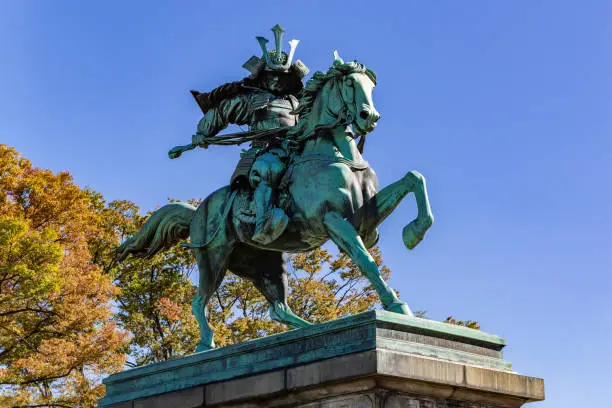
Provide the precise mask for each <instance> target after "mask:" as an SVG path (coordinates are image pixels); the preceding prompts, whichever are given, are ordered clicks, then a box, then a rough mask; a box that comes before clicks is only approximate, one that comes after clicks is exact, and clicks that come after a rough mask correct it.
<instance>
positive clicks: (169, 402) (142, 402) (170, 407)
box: [134, 387, 204, 408]
mask: <svg viewBox="0 0 612 408" xmlns="http://www.w3.org/2000/svg"><path fill="white" fill-rule="evenodd" d="M203 404H204V387H195V388H188V389H186V390H180V391H175V392H170V393H167V394H161V395H156V396H154V397H149V398H143V399H138V400H136V401H134V408H198V407H201V406H202V405H203Z"/></svg>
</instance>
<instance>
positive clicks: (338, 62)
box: [334, 50, 344, 65]
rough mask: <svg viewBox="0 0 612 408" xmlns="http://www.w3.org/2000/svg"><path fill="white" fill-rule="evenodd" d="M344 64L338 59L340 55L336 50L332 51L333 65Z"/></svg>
mask: <svg viewBox="0 0 612 408" xmlns="http://www.w3.org/2000/svg"><path fill="white" fill-rule="evenodd" d="M341 64H344V60H343V59H342V58H340V54H338V50H334V65H341Z"/></svg>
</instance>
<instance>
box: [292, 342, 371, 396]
mask: <svg viewBox="0 0 612 408" xmlns="http://www.w3.org/2000/svg"><path fill="white" fill-rule="evenodd" d="M373 373H376V351H374V350H372V351H367V352H364V353H359V354H351V355H348V356H343V357H338V358H333V359H329V360H324V361H320V362H316V363H312V364H307V365H303V366H299V367H294V368H290V369H288V370H287V388H288V389H293V388H303V387H308V386H311V385H317V384H321V383H326V382H331V381H336V380H340V379H342V380H346V379H348V378H351V377H360V376H365V375H371V374H373Z"/></svg>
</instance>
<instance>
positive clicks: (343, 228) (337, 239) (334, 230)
mask: <svg viewBox="0 0 612 408" xmlns="http://www.w3.org/2000/svg"><path fill="white" fill-rule="evenodd" d="M324 224H325V228H326V229H327V233H328V234H329V237H330V238H331V239H332V241H334V243H335V244H336V245H338V247H339V248H340V249H342V250H343V251H344V252H346V253H347V254H348V255H349V257H350V258H351V259H352V260H353V262H355V264H356V265H357V266H358V267H359V269H360V270H361V272H362V273H363V274H364V275H365V276H366V278H368V280H369V281H370V283H371V284H372V286H373V287H374V289H375V290H376V293H378V297H379V298H380V301H381V303H382V304H383V307H384V308H385V309H386V310H390V311H392V312H397V313H402V314H407V315H412V312H411V311H410V308H409V307H408V305H407V304H406V303H404V302H402V301H401V300H399V299H398V297H397V295H396V294H395V291H393V289H391V288H390V287H389V285H387V283H386V282H385V281H384V279H383V278H382V276H381V274H380V271H379V270H378V266H377V265H376V262H375V261H374V259H373V258H372V256H371V255H370V253H369V252H368V250H367V249H366V247H365V245H364V244H363V241H362V240H361V237H360V236H359V235H358V234H357V230H356V229H355V228H354V227H353V225H352V224H351V223H350V222H349V221H347V220H346V219H344V218H343V217H342V215H341V214H340V213H338V212H330V213H327V214H326V215H325V218H324Z"/></svg>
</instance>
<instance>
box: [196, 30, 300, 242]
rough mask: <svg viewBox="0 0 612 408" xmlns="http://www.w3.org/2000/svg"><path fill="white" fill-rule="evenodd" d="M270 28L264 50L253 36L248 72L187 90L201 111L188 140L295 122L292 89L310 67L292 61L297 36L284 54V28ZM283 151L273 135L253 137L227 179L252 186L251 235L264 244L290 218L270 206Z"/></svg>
mask: <svg viewBox="0 0 612 408" xmlns="http://www.w3.org/2000/svg"><path fill="white" fill-rule="evenodd" d="M272 32H273V33H274V38H275V42H276V49H274V50H268V48H267V43H268V40H267V39H265V38H264V37H257V41H258V42H259V45H260V46H261V49H262V52H263V56H262V57H261V58H258V57H255V56H253V57H251V58H250V59H249V60H248V61H247V62H246V63H245V64H244V65H243V67H244V68H245V69H247V70H248V71H250V73H251V75H250V76H249V77H247V78H244V79H242V80H241V81H237V82H231V83H228V84H225V85H222V86H220V87H218V88H216V89H214V90H213V91H211V92H209V93H200V92H197V91H191V92H192V94H193V96H194V97H195V99H196V101H197V103H198V105H199V106H200V108H201V109H202V112H204V117H203V118H202V119H201V120H200V122H199V124H198V129H197V132H196V133H195V134H194V135H193V140H192V144H193V145H199V146H204V147H206V145H207V143H206V139H207V138H208V139H209V138H210V137H212V136H215V135H217V134H218V132H219V131H221V130H223V129H225V128H226V127H227V126H228V125H229V124H237V125H248V127H249V132H254V131H261V130H273V129H277V128H282V127H286V126H294V125H296V124H297V121H298V117H297V115H296V114H294V113H293V112H294V111H295V110H296V109H297V108H298V98H297V97H296V95H297V93H298V92H299V91H300V90H301V89H302V87H303V84H302V78H303V77H304V76H305V75H306V74H308V72H309V70H308V68H307V67H306V66H305V65H304V64H303V63H302V62H301V61H300V60H297V61H295V62H294V61H293V55H294V53H295V49H296V47H297V44H298V42H299V41H298V40H291V41H289V46H290V50H289V53H288V54H287V53H285V52H283V51H282V37H283V32H284V30H283V29H282V28H281V27H280V26H279V25H278V24H277V25H276V26H274V27H273V28H272ZM271 133H272V134H273V133H274V132H271ZM281 134H282V133H279V135H281ZM209 140H210V139H209ZM288 154H289V153H288V151H287V150H286V148H285V147H284V144H283V143H282V141H279V140H278V137H276V136H271V137H268V138H263V139H257V140H254V141H253V142H252V143H251V147H250V149H249V150H247V151H245V152H243V153H242V155H241V158H240V161H239V162H238V165H237V166H236V169H235V171H234V173H233V174H232V177H231V180H230V182H231V185H232V187H233V188H235V189H246V188H253V189H254V191H253V200H254V204H255V205H254V206H255V215H256V221H255V232H254V234H253V237H252V239H253V240H254V241H256V242H258V243H261V244H264V245H265V244H268V243H270V242H272V241H274V240H276V239H277V238H278V237H279V236H280V235H281V234H282V233H283V231H284V229H285V227H286V226H287V223H288V221H289V218H288V216H287V214H285V212H284V211H283V210H282V209H281V208H278V207H276V206H275V202H276V195H277V192H276V189H277V185H278V182H279V179H280V177H281V175H282V174H283V172H284V169H285V167H286V162H287V160H288Z"/></svg>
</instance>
